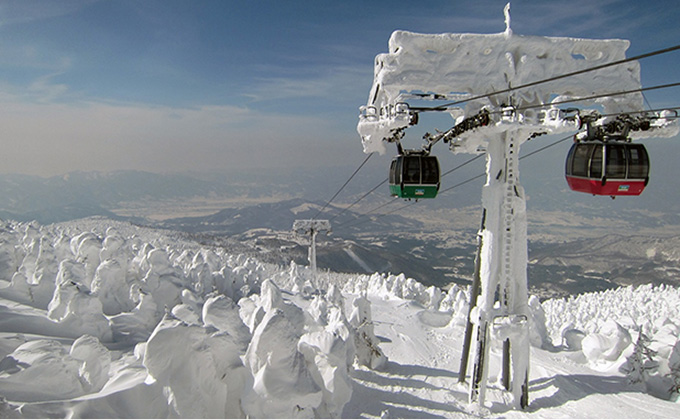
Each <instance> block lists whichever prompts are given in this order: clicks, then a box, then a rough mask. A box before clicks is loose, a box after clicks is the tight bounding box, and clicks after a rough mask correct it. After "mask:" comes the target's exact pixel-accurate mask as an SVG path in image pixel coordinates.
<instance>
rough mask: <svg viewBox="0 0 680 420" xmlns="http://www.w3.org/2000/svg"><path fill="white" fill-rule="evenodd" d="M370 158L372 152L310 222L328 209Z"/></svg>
mask: <svg viewBox="0 0 680 420" xmlns="http://www.w3.org/2000/svg"><path fill="white" fill-rule="evenodd" d="M371 156H373V152H371V153H369V154H368V156H366V159H364V161H363V162H361V165H359V167H358V168H357V169H356V170H355V171H354V173H352V175H350V177H349V178H348V179H347V181H345V183H344V184H342V187H340V189H339V190H338V191H337V192H336V193H335V194H334V195H333V197H331V199H330V200H328V202H326V204H324V206H323V207H322V208H321V210H319V211H318V212H317V213H316V214H315V215H314V217H312V220H315V219H316V218H317V216H318V215H319V214H321V212H322V211H324V210H325V209H326V207H328V205H329V204H331V202H332V201H333V200H334V199H335V197H337V196H338V194H340V192H341V191H342V190H343V189H344V188H345V187H346V186H347V184H349V182H350V181H351V180H352V178H354V176H355V175H356V174H357V173H358V172H359V171H360V170H361V168H363V166H364V165H365V164H366V162H368V160H369V159H370V158H371Z"/></svg>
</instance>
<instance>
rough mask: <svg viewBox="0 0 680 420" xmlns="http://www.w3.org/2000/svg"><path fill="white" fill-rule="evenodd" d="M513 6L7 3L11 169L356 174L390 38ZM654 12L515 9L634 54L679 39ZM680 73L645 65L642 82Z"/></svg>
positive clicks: (459, 24) (530, 21)
mask: <svg viewBox="0 0 680 420" xmlns="http://www.w3.org/2000/svg"><path fill="white" fill-rule="evenodd" d="M505 3H506V0H499V1H496V0H482V1H455V0H446V1H444V0H425V1H418V2H416V1H395V0H392V1H379V0H376V1H354V0H349V1H323V0H315V1H312V0H309V1H280V0H279V1H260V0H249V1H245V0H242V1H227V0H224V1H188V0H182V1H180V0H158V1H154V0H144V1H129V0H116V1H109V0H61V1H57V0H42V1H37V0H0V110H1V112H0V124H1V126H2V127H3V134H4V136H3V137H4V139H3V141H2V144H3V145H4V147H3V149H4V151H5V152H4V153H2V154H1V155H0V172H2V173H26V174H38V175H44V176H48V175H57V174H63V173H66V172H69V171H72V170H103V171H110V170H118V169H142V170H149V171H153V172H176V171H185V170H192V169H193V170H220V169H225V168H239V167H263V168H266V167H270V166H275V167H281V166H284V167H285V166H291V165H296V166H301V165H303V166H304V165H306V166H322V165H329V164H333V165H338V164H347V165H350V166H355V165H357V164H358V162H360V161H361V159H362V151H361V146H360V141H359V138H358V135H357V134H356V130H355V128H356V122H357V112H358V107H359V106H360V105H362V104H364V103H365V102H366V98H367V96H368V91H369V88H370V86H371V83H372V75H373V59H374V57H375V55H376V54H378V53H381V52H385V51H386V50H387V41H388V39H389V36H390V34H391V32H392V31H394V30H396V29H405V30H411V31H415V32H425V33H441V32H474V33H497V32H502V31H503V30H504V29H505V24H504V20H503V7H504V6H505ZM645 4H648V3H647V2H641V1H632V0H604V1H593V0H588V1H586V0H575V1H570V2H561V1H535V0H523V1H515V2H512V5H511V14H512V29H513V31H514V33H516V34H521V35H546V36H572V37H584V38H624V39H629V40H631V47H630V49H629V53H628V55H629V56H630V55H637V54H641V53H645V52H648V51H652V50H656V49H660V48H664V47H668V46H672V45H676V44H678V43H680V42H679V41H680V25H679V24H678V22H680V3H678V2H677V1H656V2H654V3H653V4H654V6H653V7H652V6H647V5H645ZM679 64H680V52H676V53H671V54H668V55H665V56H661V57H656V58H651V59H649V60H645V61H642V62H641V65H642V77H643V85H645V86H651V85H656V84H662V83H671V82H677V81H678V73H679V72H678V70H677V69H678V67H679ZM678 93H679V92H678V91H677V90H676V91H664V92H655V93H650V94H648V95H647V97H648V99H649V100H650V102H651V103H652V105H653V106H674V105H678V102H680V101H677V100H675V99H674V98H676V97H677V96H678ZM426 128H428V129H429V127H426ZM438 128H441V129H445V128H448V127H438Z"/></svg>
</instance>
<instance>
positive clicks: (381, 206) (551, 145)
mask: <svg viewBox="0 0 680 420" xmlns="http://www.w3.org/2000/svg"><path fill="white" fill-rule="evenodd" d="M572 138H573V135H569V136H566V137H564V138H561V139H560V140H557V141H555V142H553V143H550V144H549V145H547V146H543V147H541V148H539V149H536V150H534V151H533V152H530V153H527V154H526V155H524V156H520V157H519V160H522V159H524V158H528V157H530V156H533V155H535V154H538V153H540V152H542V151H544V150H546V149H549V148H551V147H553V146H555V145H557V144H560V143H563V142H565V141H567V140H570V139H572ZM481 156H484V155H483V154H481V155H477V156H475V157H474V158H472V159H469V160H468V161H466V162H465V163H463V164H461V165H459V166H457V167H456V168H454V169H453V170H455V169H457V168H460V167H462V166H464V165H467V164H468V163H470V162H472V161H473V160H475V159H478V158H479V157H481ZM453 170H450V171H448V172H447V174H449V173H451V172H453ZM485 175H486V172H484V173H481V174H479V175H476V176H473V177H471V178H468V179H467V180H465V181H462V182H459V183H458V184H456V185H452V186H450V187H449V188H446V189H444V190H442V191H440V192H439V194H444V193H447V192H449V191H451V190H454V189H456V188H459V187H462V186H463V185H465V184H469V183H470V182H472V181H475V180H477V179H479V178H482V177H483V176H485ZM442 176H443V175H442ZM381 185H382V184H381ZM397 198H398V197H395V199H394V200H392V201H389V202H387V203H385V204H381V205H380V206H378V207H376V208H374V209H371V210H369V211H367V212H366V213H364V214H362V215H360V216H357V218H356V219H355V220H354V222H355V223H352V221H348V222H344V223H340V224H339V226H346V225H348V224H349V226H353V225H356V224H360V223H364V222H366V221H368V219H366V220H361V221H359V222H357V220H360V219H361V218H363V217H364V216H367V215H368V214H369V213H372V212H374V211H376V210H379V209H381V208H383V207H386V206H387V205H389V204H392V203H394V202H395V201H396V199H397ZM416 203H418V202H417V201H414V202H410V203H408V204H406V205H404V206H401V207H398V208H396V209H394V210H391V211H389V212H387V213H382V214H379V215H377V216H376V218H381V217H383V216H387V215H389V214H392V213H395V212H397V211H399V210H402V209H405V208H407V207H410V206H413V205H415V204H416Z"/></svg>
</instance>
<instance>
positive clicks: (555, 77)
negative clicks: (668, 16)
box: [414, 45, 680, 112]
mask: <svg viewBox="0 0 680 420" xmlns="http://www.w3.org/2000/svg"><path fill="white" fill-rule="evenodd" d="M676 50H680V45H675V46H673V47H669V48H664V49H661V50H657V51H652V52H649V53H646V54H640V55H636V56H634V57H630V58H625V59H622V60H617V61H612V62H610V63H605V64H601V65H599V66H595V67H589V68H587V69H582V70H577V71H574V72H571V73H565V74H562V75H559V76H553V77H549V78H547V79H543V80H537V81H535V82H530V83H525V84H523V85H519V86H515V87H509V88H507V89H503V90H499V91H496V92H491V93H486V94H484V95H477V96H472V97H469V98H465V99H461V100H458V101H454V102H449V103H446V104H443V105H440V106H438V107H431V108H424V107H423V108H414V109H415V110H418V111H421V112H425V111H446V108H448V107H450V106H454V105H459V104H462V103H465V102H470V101H474V100H477V99H484V98H489V97H491V96H495V95H500V94H503V93H508V92H512V91H515V90H519V89H524V88H527V87H532V86H536V85H540V84H543V83H548V82H553V81H555V80H560V79H565V78H567V77H572V76H577V75H579V74H584V73H588V72H591V71H596V70H601V69H604V68H607V67H612V66H616V65H619V64H624V63H628V62H631V61H635V60H641V59H643V58H648V57H652V56H655V55H660V54H665V53H668V52H672V51H676Z"/></svg>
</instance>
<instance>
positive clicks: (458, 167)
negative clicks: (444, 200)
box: [331, 154, 484, 226]
mask: <svg viewBox="0 0 680 420" xmlns="http://www.w3.org/2000/svg"><path fill="white" fill-rule="evenodd" d="M482 156H484V155H483V154H479V155H477V156H475V157H473V158H471V159H468V160H466V161H465V162H463V163H461V164H460V165H458V166H456V167H454V168H452V169H450V170H448V171H446V172H445V173H443V174H442V176H441V178H443V177H445V176H447V175H449V174H450V173H452V172H454V171H456V170H458V169H460V168H462V167H464V166H465V165H468V164H470V163H472V162H474V161H475V160H477V159H479V158H481V157H482ZM385 182H387V179H385V180H383V181H382V182H381V183H380V184H378V185H376V186H375V187H373V188H372V189H371V190H370V191H368V192H367V193H366V194H364V195H363V196H362V197H361V198H359V199H358V200H357V201H355V202H354V203H352V204H351V205H350V206H349V207H347V208H346V209H344V210H343V211H342V212H340V214H342V213H344V212H345V211H346V210H349V208H351V207H352V206H354V205H355V204H357V203H358V202H359V201H361V200H363V199H364V198H366V197H367V196H368V195H369V194H370V193H372V192H373V191H375V190H377V189H378V188H379V187H380V186H382V185H383V184H384V183H385ZM396 198H398V197H395V200H392V201H389V202H387V203H383V204H381V205H379V206H377V207H375V208H373V209H371V210H369V211H367V212H366V213H363V214H362V215H360V216H357V218H360V217H363V216H365V215H367V214H369V213H372V212H374V211H376V210H379V209H381V208H383V207H386V206H388V205H390V204H392V203H394V202H396ZM400 208H402V207H400ZM397 210H398V209H397ZM390 213H391V212H390ZM390 213H387V214H390ZM340 214H338V215H337V216H334V217H333V218H335V217H338V216H340ZM331 220H332V219H331ZM346 223H349V222H345V223H340V226H342V225H344V224H346Z"/></svg>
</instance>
